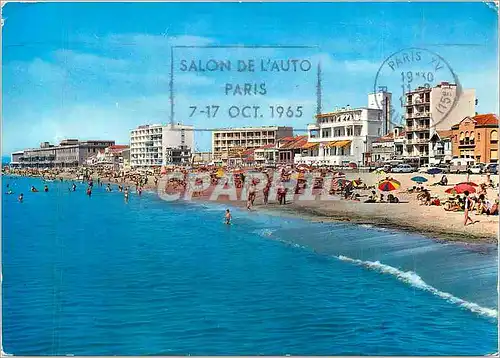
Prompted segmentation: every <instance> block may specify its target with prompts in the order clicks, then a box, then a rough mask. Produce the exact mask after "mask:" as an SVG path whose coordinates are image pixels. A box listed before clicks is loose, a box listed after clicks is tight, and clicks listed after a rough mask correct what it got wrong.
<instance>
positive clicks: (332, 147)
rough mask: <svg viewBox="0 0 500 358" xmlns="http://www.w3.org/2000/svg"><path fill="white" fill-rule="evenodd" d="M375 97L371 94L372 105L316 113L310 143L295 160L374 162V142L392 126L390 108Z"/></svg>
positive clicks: (370, 103)
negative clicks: (372, 160)
mask: <svg viewBox="0 0 500 358" xmlns="http://www.w3.org/2000/svg"><path fill="white" fill-rule="evenodd" d="M388 95H390V94H389V93H388V92H381V93H380V96H386V97H387V96H388ZM374 96H376V94H373V93H371V94H369V95H368V102H369V106H368V107H359V108H350V107H349V106H347V107H344V108H341V109H336V110H334V111H333V112H328V113H321V114H318V115H316V123H314V124H309V125H308V126H307V130H308V143H307V144H306V145H304V146H303V147H302V153H301V154H298V155H295V159H294V161H295V163H296V164H300V163H305V164H318V165H336V166H339V165H346V164H348V163H356V164H357V165H363V164H367V163H368V162H370V160H371V146H372V143H373V142H374V141H375V140H376V139H377V138H379V137H381V136H382V135H384V134H385V133H384V132H385V131H386V130H387V129H388V128H390V124H389V123H390V118H387V116H388V115H389V113H390V111H388V110H384V109H383V108H379V107H380V105H379V101H380V100H378V101H375V100H374ZM381 98H382V97H381ZM385 101H386V102H387V101H388V99H386V100H385Z"/></svg>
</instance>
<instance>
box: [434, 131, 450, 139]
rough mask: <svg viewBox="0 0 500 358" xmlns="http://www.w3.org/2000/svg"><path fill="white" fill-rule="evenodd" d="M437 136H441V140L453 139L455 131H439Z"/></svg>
mask: <svg viewBox="0 0 500 358" xmlns="http://www.w3.org/2000/svg"><path fill="white" fill-rule="evenodd" d="M437 134H438V135H439V138H441V139H445V138H451V137H453V131H452V130H446V131H437Z"/></svg>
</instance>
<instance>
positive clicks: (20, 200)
mask: <svg viewBox="0 0 500 358" xmlns="http://www.w3.org/2000/svg"><path fill="white" fill-rule="evenodd" d="M23 199H24V195H23V193H21V194H20V195H19V198H17V200H19V202H20V203H22V202H23Z"/></svg>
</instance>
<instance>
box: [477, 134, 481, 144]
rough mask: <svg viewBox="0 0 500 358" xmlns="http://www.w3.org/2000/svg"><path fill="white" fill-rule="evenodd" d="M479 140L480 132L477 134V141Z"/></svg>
mask: <svg viewBox="0 0 500 358" xmlns="http://www.w3.org/2000/svg"><path fill="white" fill-rule="evenodd" d="M480 140H481V133H478V134H477V141H478V142H479V141H480Z"/></svg>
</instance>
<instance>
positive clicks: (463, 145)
mask: <svg viewBox="0 0 500 358" xmlns="http://www.w3.org/2000/svg"><path fill="white" fill-rule="evenodd" d="M451 130H452V135H451V138H452V140H451V142H452V147H453V157H455V158H470V159H474V160H475V161H476V162H477V163H497V162H498V117H497V116H496V115H495V114H492V113H490V114H480V115H476V116H474V117H465V118H464V119H463V120H462V121H460V123H458V124H456V125H454V126H453V127H451Z"/></svg>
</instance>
